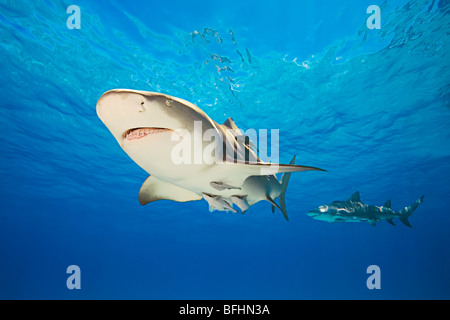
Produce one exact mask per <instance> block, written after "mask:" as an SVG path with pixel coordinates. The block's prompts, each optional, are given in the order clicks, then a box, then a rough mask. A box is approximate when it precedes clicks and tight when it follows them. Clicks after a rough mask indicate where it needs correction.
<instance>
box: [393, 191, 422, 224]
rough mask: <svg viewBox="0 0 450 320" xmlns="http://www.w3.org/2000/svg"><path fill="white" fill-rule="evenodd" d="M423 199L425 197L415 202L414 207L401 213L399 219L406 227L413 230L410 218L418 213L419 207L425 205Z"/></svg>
mask: <svg viewBox="0 0 450 320" xmlns="http://www.w3.org/2000/svg"><path fill="white" fill-rule="evenodd" d="M423 198H424V196H422V197H420V199H419V200H417V201H416V202H414V203H413V204H412V205H410V206H408V207H406V208H404V209H402V210H401V211H400V216H399V219H400V221H401V222H403V224H404V225H405V226H407V227H410V228H412V225H411V224H410V223H409V220H408V218H409V217H410V216H411V215H412V214H413V212H414V211H416V209H417V208H418V207H419V205H420V204H421V203H423Z"/></svg>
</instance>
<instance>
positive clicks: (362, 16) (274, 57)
mask: <svg viewBox="0 0 450 320" xmlns="http://www.w3.org/2000/svg"><path fill="white" fill-rule="evenodd" d="M70 5H77V6H79V8H80V9H81V13H80V18H81V24H80V29H69V28H68V27H67V20H68V18H69V17H70V16H71V14H70V13H67V12H66V9H67V8H68V7H69V6H70ZM370 5H378V6H379V7H380V9H381V29H369V28H368V27H367V24H366V21H367V19H368V18H369V17H370V14H368V13H367V12H366V10H367V8H368V7H369V6H370ZM449 27H450V3H449V2H448V1H443V0H441V1H439V0H433V1H423V0H412V1H406V0H395V1H394V0H386V1H366V0H358V1H356V0H352V1H331V0H323V1H314V2H312V1H303V0H302V1H278V0H277V1H271V0H268V1H254V0H244V1H235V0H231V1H226V2H225V1H221V2H215V1H205V0H202V1H200V0H196V1H181V0H180V1H176V0H168V1H145V0H136V1H119V0H116V1H114V0H109V1H106V0H99V1H86V0H71V1H61V0H35V1H25V0H0V36H1V41H0V70H1V71H0V72H1V77H0V97H1V99H0V132H1V134H0V152H1V153H0V179H1V183H0V298H1V299H448V298H450V273H449V270H450V255H449V245H450V232H449V225H450V213H449V209H448V208H449V205H450V46H449V45H450V43H449V32H450V28H449ZM114 88H128V89H136V90H147V91H156V92H162V93H166V94H169V95H173V96H176V97H180V98H183V99H186V100H188V101H191V102H193V103H195V104H196V105H198V106H199V107H200V108H202V109H203V110H204V111H205V112H206V113H207V114H208V115H209V116H210V117H211V118H212V119H214V120H215V121H217V122H220V123H222V122H223V121H225V120H226V119H227V118H228V117H233V119H234V120H235V122H236V124H237V125H238V126H239V127H241V128H244V129H247V128H255V129H279V133H280V142H279V153H280V161H281V162H283V163H289V161H290V159H291V157H292V156H293V155H296V156H297V163H298V164H303V165H309V166H316V167H320V168H324V169H326V170H327V171H328V172H305V173H295V174H293V175H292V176H291V180H290V182H289V187H288V191H287V196H286V202H287V211H288V215H289V218H290V222H287V221H285V219H284V218H283V216H282V214H281V213H280V212H279V211H276V212H275V214H272V212H271V206H270V204H269V203H268V202H260V203H258V204H256V205H254V206H253V207H251V208H250V210H249V211H248V212H247V213H246V214H245V215H241V214H231V213H223V212H214V213H210V212H209V210H208V205H207V203H206V202H205V201H204V200H202V201H196V202H188V203H176V202H170V201H158V202H154V203H152V204H149V205H147V206H141V205H140V204H139V202H138V199H137V195H138V192H139V188H140V186H141V184H142V182H143V181H144V180H145V179H146V177H147V176H148V174H147V173H146V172H144V171H143V170H142V169H141V168H140V167H138V166H137V165H136V164H135V163H134V162H133V161H132V160H131V159H130V158H128V156H127V155H126V154H125V153H124V152H123V150H122V149H121V148H120V147H119V145H118V144H117V142H116V141H115V140H114V138H113V136H112V135H111V134H110V132H109V131H108V130H107V128H106V127H105V126H104V125H103V124H102V123H101V121H100V120H99V119H98V117H97V115H96V110H95V106H96V102H97V100H98V98H99V97H100V96H101V95H102V93H104V92H105V91H107V90H110V89H114ZM357 190H359V191H360V192H361V198H362V201H363V202H365V203H368V204H373V205H382V204H384V203H385V201H386V200H388V199H390V200H392V207H393V209H395V210H399V209H401V208H403V207H404V206H407V205H410V204H411V203H413V202H414V201H416V200H417V199H418V198H419V197H420V196H422V195H425V201H424V203H423V204H422V205H421V206H420V207H419V208H418V209H417V211H416V212H415V213H414V214H413V215H412V216H411V218H410V222H411V224H412V225H413V228H412V229H410V228H407V227H406V226H404V225H403V224H401V223H400V222H398V223H397V226H396V227H393V226H391V225H389V224H388V223H386V222H380V223H378V224H377V226H376V227H372V226H370V225H369V224H368V223H362V222H361V223H337V224H329V223H326V222H323V221H317V220H313V219H312V218H311V217H309V216H307V215H306V213H307V212H308V211H310V210H312V209H314V208H316V207H318V206H320V205H323V204H327V203H330V202H332V201H334V200H345V199H348V198H349V197H350V195H351V194H353V193H354V192H355V191H357ZM397 221H398V220H397ZM70 265H77V266H79V268H80V270H81V277H80V280H81V290H77V289H74V290H69V289H68V287H67V286H66V281H67V279H68V277H69V276H70V274H68V273H67V272H66V271H67V267H68V266H70ZM371 265H377V266H379V268H380V271H381V274H380V281H381V289H373V290H369V289H368V287H367V285H366V281H367V279H368V277H369V276H370V274H368V273H367V268H368V266H371Z"/></svg>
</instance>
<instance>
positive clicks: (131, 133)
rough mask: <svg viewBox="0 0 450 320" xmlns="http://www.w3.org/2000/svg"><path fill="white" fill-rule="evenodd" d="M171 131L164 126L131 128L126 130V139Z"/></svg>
mask: <svg viewBox="0 0 450 320" xmlns="http://www.w3.org/2000/svg"><path fill="white" fill-rule="evenodd" d="M166 131H170V129H164V128H138V129H131V130H128V131H127V132H125V134H124V139H126V140H136V139H141V138H144V137H146V136H148V135H150V134H156V133H161V132H166Z"/></svg>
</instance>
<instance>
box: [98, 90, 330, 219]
mask: <svg viewBox="0 0 450 320" xmlns="http://www.w3.org/2000/svg"><path fill="white" fill-rule="evenodd" d="M97 115H98V117H99V118H100V120H101V121H102V122H103V123H104V124H105V126H106V127H107V128H108V129H109V131H110V132H111V133H112V135H113V136H114V138H115V139H116V140H117V142H118V143H119V145H120V147H122V149H123V150H124V151H125V152H126V153H127V154H128V156H129V157H130V158H131V159H132V160H133V161H134V162H136V163H137V164H138V165H139V166H140V167H141V168H142V169H144V170H145V171H146V172H147V173H149V174H150V176H149V177H148V178H147V179H146V180H145V182H144V183H143V185H142V187H141V189H140V191H139V202H140V203H141V204H142V205H145V204H148V203H150V202H153V201H157V200H173V201H177V202H187V201H196V200H201V199H205V200H206V201H207V202H208V203H209V209H210V211H214V210H219V211H230V212H238V210H237V209H239V210H240V211H241V212H242V213H244V212H245V211H246V210H248V208H249V207H250V206H252V205H253V204H255V203H257V202H259V201H262V200H267V201H269V202H270V203H271V204H272V212H274V210H275V207H277V208H279V209H280V210H281V212H282V213H283V215H284V217H285V218H286V220H288V216H287V212H286V204H285V193H286V188H287V184H288V182H289V178H290V174H291V173H292V172H297V171H309V170H318V171H325V170H323V169H319V168H315V167H309V166H300V165H295V164H294V161H295V157H294V159H292V161H291V163H290V164H278V163H264V162H263V161H261V159H260V158H259V157H258V156H257V154H256V152H255V151H256V150H255V149H256V148H255V146H254V145H253V143H252V142H251V141H250V140H249V138H248V137H247V136H245V135H243V134H242V132H241V130H239V128H238V127H237V126H236V124H235V123H234V121H233V120H232V119H231V118H229V119H227V120H226V121H225V122H224V123H223V124H222V125H220V124H218V123H217V122H215V121H214V120H212V119H211V118H210V117H209V116H208V115H207V114H206V113H205V112H204V111H202V110H201V109H200V108H199V107H197V106H196V105H194V104H192V103H190V102H188V101H186V100H183V99H180V98H176V97H172V96H169V95H166V94H162V93H156V92H147V91H136V90H128V89H115V90H110V91H107V92H105V93H104V94H103V95H102V96H101V97H100V98H99V100H98V102H97ZM181 146H182V147H181ZM180 159H181V160H183V161H180ZM277 173H284V174H283V176H282V177H281V179H280V180H278V179H277V177H276V176H275V174H277ZM277 198H279V204H277V203H276V202H275V199H277Z"/></svg>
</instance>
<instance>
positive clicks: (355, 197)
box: [349, 191, 361, 202]
mask: <svg viewBox="0 0 450 320" xmlns="http://www.w3.org/2000/svg"><path fill="white" fill-rule="evenodd" d="M349 200H350V201H354V202H361V197H360V195H359V191H356V192H355V193H354V194H352V196H351V197H350V199H349Z"/></svg>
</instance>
